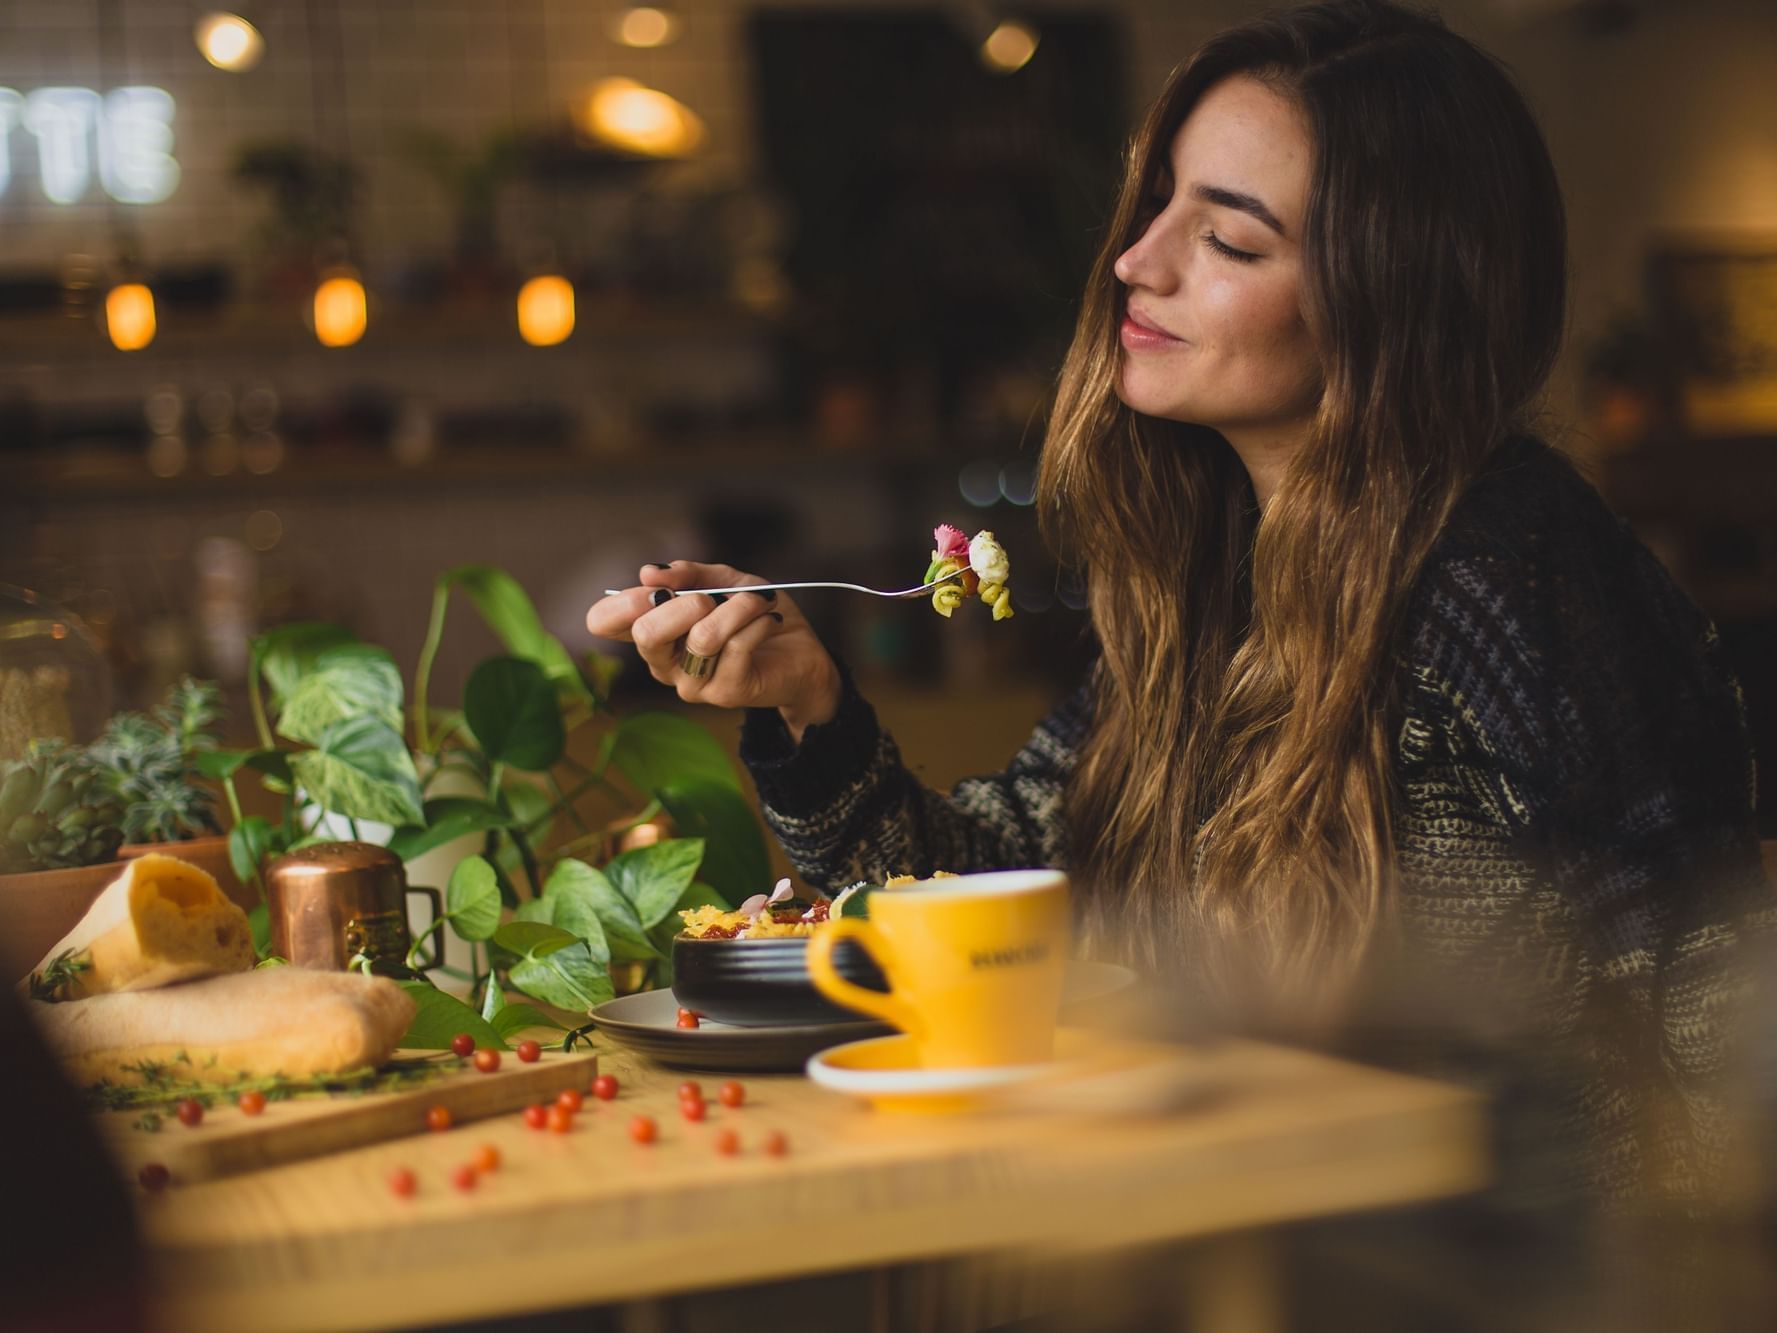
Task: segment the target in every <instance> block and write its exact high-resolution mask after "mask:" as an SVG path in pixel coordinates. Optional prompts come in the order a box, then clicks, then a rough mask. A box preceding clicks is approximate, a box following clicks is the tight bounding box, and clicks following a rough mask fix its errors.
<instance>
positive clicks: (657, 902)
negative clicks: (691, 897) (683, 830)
mask: <svg viewBox="0 0 1777 1333" xmlns="http://www.w3.org/2000/svg"><path fill="white" fill-rule="evenodd" d="M703 848H704V842H703V839H702V838H665V839H662V840H661V841H660V842H657V843H655V844H654V845H653V846H651V847H637V848H636V849H635V850H634V851H629V852H624V853H622V854H621V855H620V856H614V857H612V858H611V860H610V861H609V862H608V863H607V864H606V865H605V878H606V879H608V880H610V881H611V883H612V884H613V885H615V886H616V888H617V891H618V892H619V893H621V894H622V895H623V896H624V897H625V898H627V899H628V900H629V902H630V904H631V905H632V906H633V907H634V908H635V913H636V918H637V920H639V921H640V922H641V924H642V929H643V930H647V929H649V928H650V927H653V926H657V925H659V924H660V923H661V922H662V921H664V920H665V919H666V917H667V915H668V913H670V912H671V911H672V910H673V904H674V903H676V902H678V901H679V895H680V894H682V893H684V892H685V890H686V889H688V888H690V887H691V881H692V880H693V879H695V878H696V877H697V867H698V866H699V865H700V864H702V862H703Z"/></svg>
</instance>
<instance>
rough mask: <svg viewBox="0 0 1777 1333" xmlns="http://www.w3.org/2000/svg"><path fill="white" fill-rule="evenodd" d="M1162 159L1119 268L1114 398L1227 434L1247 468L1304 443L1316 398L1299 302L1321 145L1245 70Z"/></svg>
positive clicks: (1196, 113) (1316, 375) (1193, 116)
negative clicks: (1119, 359) (1312, 179)
mask: <svg viewBox="0 0 1777 1333" xmlns="http://www.w3.org/2000/svg"><path fill="white" fill-rule="evenodd" d="M1167 160H1168V165H1167V166H1166V167H1164V168H1162V169H1161V171H1160V172H1159V174H1158V177H1157V179H1156V180H1155V181H1154V184H1153V188H1152V195H1151V198H1150V200H1149V203H1148V205H1147V207H1146V209H1145V211H1144V213H1143V215H1142V221H1143V222H1144V223H1145V229H1144V230H1143V231H1142V232H1141V233H1140V235H1139V236H1138V237H1137V238H1136V241H1135V243H1134V244H1133V245H1131V246H1130V247H1129V249H1128V250H1126V251H1124V252H1123V254H1122V255H1121V256H1120V257H1119V258H1118V259H1117V262H1116V265H1115V271H1116V274H1117V277H1118V279H1119V280H1120V281H1121V282H1122V283H1123V284H1124V287H1125V288H1126V289H1127V290H1126V292H1125V303H1124V312H1123V320H1122V324H1121V328H1120V338H1121V342H1122V345H1123V366H1122V374H1121V375H1120V377H1119V383H1118V395H1119V396H1120V397H1121V398H1122V399H1123V401H1124V402H1125V403H1127V404H1128V405H1129V406H1130V407H1131V408H1133V409H1134V410H1135V411H1137V412H1142V413H1145V414H1147V415H1149V416H1155V417H1165V418H1168V419H1169V420H1173V421H1187V422H1192V423H1195V424H1197V425H1202V426H1209V427H1211V428H1213V429H1215V430H1218V431H1220V432H1221V433H1222V434H1223V435H1224V436H1225V437H1226V438H1227V439H1228V442H1229V443H1230V444H1232V445H1233V446H1234V447H1235V449H1236V450H1237V451H1239V452H1240V454H1241V456H1242V457H1243V459H1245V460H1246V462H1247V466H1248V468H1249V470H1251V469H1253V468H1254V464H1255V461H1256V458H1255V457H1249V456H1248V455H1249V453H1255V454H1257V455H1262V456H1265V457H1270V458H1273V459H1275V458H1276V456H1277V455H1278V454H1280V453H1282V454H1284V455H1287V453H1288V452H1289V451H1290V450H1292V449H1293V447H1294V445H1295V444H1297V443H1299V442H1300V441H1301V439H1302V437H1303V434H1304V431H1305V429H1306V426H1307V424H1308V420H1309V418H1310V417H1311V416H1312V415H1313V412H1314V409H1315V406H1316V404H1317V402H1318V401H1319V397H1320V383H1321V374H1320V361H1319V358H1318V356H1317V355H1316V353H1315V350H1314V348H1313V346H1312V345H1311V343H1310V339H1309V336H1308V329H1307V327H1306V325H1304V324H1303V322H1302V308H1301V300H1300V294H1299V293H1300V281H1301V239H1302V219H1303V210H1304V208H1305V206H1306V202H1307V197H1308V177H1309V170H1310V167H1311V164H1312V161H1313V144H1312V143H1311V141H1310V136H1309V132H1308V127H1307V126H1306V124H1304V122H1303V120H1302V117H1301V114H1300V113H1299V112H1298V111H1297V110H1296V108H1295V107H1294V105H1292V104H1291V103H1290V102H1288V101H1287V100H1285V99H1284V98H1283V97H1281V96H1279V95H1278V94H1277V93H1275V92H1273V91H1271V89H1269V88H1268V87H1266V86H1265V85H1264V84H1263V83H1260V82H1259V81H1258V80H1256V79H1253V78H1249V77H1246V76H1243V75H1242V76H1235V77H1232V78H1228V79H1224V80H1223V81H1222V82H1221V83H1218V84H1216V85H1215V86H1214V87H1212V88H1211V89H1210V90H1209V91H1208V92H1207V93H1205V94H1204V95H1203V96H1202V97H1201V98H1200V99H1199V100H1198V102H1197V105H1196V106H1195V107H1193V108H1192V110H1191V113H1190V115H1188V116H1187V117H1186V118H1185V122H1184V124H1183V125H1181V126H1180V127H1179V131H1178V133H1177V135H1175V136H1174V138H1173V141H1172V145H1171V148H1170V150H1169V152H1168V155H1167ZM1278 461H1281V460H1278ZM1257 480H1258V477H1257V475H1256V474H1255V481H1257ZM1264 489H1268V488H1264Z"/></svg>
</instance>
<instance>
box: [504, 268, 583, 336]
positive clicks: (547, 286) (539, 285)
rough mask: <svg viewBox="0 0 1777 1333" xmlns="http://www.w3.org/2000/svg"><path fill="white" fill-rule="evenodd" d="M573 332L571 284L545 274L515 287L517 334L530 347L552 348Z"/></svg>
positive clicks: (554, 274)
mask: <svg viewBox="0 0 1777 1333" xmlns="http://www.w3.org/2000/svg"><path fill="white" fill-rule="evenodd" d="M573 331H574V284H573V283H571V282H569V281H568V280H567V279H566V278H564V277H562V276H561V275H560V274H556V273H546V274H544V275H542V276H541V277H536V278H532V279H531V280H530V281H529V282H527V283H525V285H524V286H522V287H520V288H519V289H518V336H519V337H521V338H523V339H524V340H525V341H526V342H528V343H529V344H530V345H531V346H532V347H554V346H555V345H556V344H557V343H559V342H562V341H564V340H565V339H566V338H567V336H568V335H569V334H570V333H572V332H573Z"/></svg>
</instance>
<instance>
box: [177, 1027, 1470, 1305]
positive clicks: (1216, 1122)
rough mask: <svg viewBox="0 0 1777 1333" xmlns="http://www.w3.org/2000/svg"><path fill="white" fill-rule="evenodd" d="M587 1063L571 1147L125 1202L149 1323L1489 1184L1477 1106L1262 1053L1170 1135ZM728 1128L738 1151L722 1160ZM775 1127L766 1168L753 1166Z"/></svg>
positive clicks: (385, 1152) (1313, 1208)
mask: <svg viewBox="0 0 1777 1333" xmlns="http://www.w3.org/2000/svg"><path fill="white" fill-rule="evenodd" d="M602 1054H603V1057H604V1061H605V1068H606V1069H607V1070H608V1071H609V1072H612V1073H615V1074H616V1075H617V1076H618V1077H619V1079H620V1080H621V1082H622V1087H623V1091H622V1094H621V1095H620V1096H619V1097H618V1099H617V1100H615V1101H613V1102H610V1103H600V1102H597V1101H594V1100H592V1099H588V1102H587V1109H586V1110H585V1111H584V1112H582V1114H581V1115H580V1117H579V1119H578V1122H577V1124H576V1127H575V1129H574V1130H573V1131H572V1132H571V1133H569V1134H567V1135H555V1134H549V1133H538V1132H536V1131H532V1130H530V1129H528V1128H526V1127H525V1125H524V1124H523V1123H522V1122H521V1120H520V1118H519V1117H518V1116H516V1115H506V1116H501V1117H499V1118H498V1119H496V1120H492V1121H484V1122H480V1123H475V1124H469V1125H465V1126H462V1127H460V1128H458V1129H456V1130H453V1131H451V1132H449V1133H445V1134H428V1135H422V1136H418V1137H413V1138H407V1139H402V1140H398V1141H395V1142H392V1143H385V1144H379V1145H376V1146H373V1147H368V1148H363V1149H358V1150H355V1151H351V1152H346V1153H340V1154H336V1155H334V1156H331V1157H325V1158H320V1159H316V1160H314V1161H310V1162H304V1163H299V1164H295V1165H291V1166H286V1167H281V1168H276V1169H272V1170H267V1171H259V1172H254V1173H251V1174H248V1175H243V1176H238V1177H234V1178H231V1179H225V1180H218V1181H212V1182H209V1183H205V1184H198V1185H193V1186H190V1187H187V1188H178V1189H173V1190H170V1191H168V1192H166V1193H165V1194H164V1195H159V1196H151V1197H147V1198H145V1199H144V1201H143V1214H144V1227H145V1232H146V1235H147V1239H148V1243H149V1246H150V1249H151V1252H152V1254H153V1256H154V1260H155V1264H156V1273H157V1275H158V1280H159V1282H160V1284H161V1292H162V1295H163V1299H164V1301H165V1314H166V1326H167V1327H169V1328H177V1329H181V1330H194V1331H201V1330H207V1329H218V1330H224V1329H226V1330H231V1331H232V1330H238V1329H242V1328H253V1329H256V1330H276V1329H285V1328H288V1329H307V1330H321V1329H335V1328H355V1327H377V1326H388V1325H392V1324H415V1323H421V1322H428V1321H429V1322H445V1321H450V1320H457V1319H469V1318H472V1317H479V1316H490V1315H497V1314H513V1313H519V1312H524V1311H534V1310H546V1309H552V1308H563V1307H570V1306H577V1305H589V1304H603V1303H607V1302H627V1301H636V1300H645V1299H648V1298H653V1297H659V1296H663V1295H670V1294H673V1293H680V1292H686V1291H691V1290H694V1289H699V1288H710V1287H720V1286H730V1285H734V1284H746V1283H755V1282H762V1281H768V1280H773V1279H784V1278H791V1277H796V1276H802V1275H807V1274H813V1273H818V1272H822V1271H833V1270H841V1269H859V1268H864V1269H869V1268H880V1267H882V1266H885V1265H891V1264H900V1263H905V1262H912V1261H918V1260H922V1259H927V1258H938V1257H943V1258H949V1257H954V1256H957V1255H963V1254H984V1253H988V1252H993V1251H1002V1252H1003V1251H1013V1250H1018V1249H1021V1248H1024V1247H1035V1248H1038V1249H1044V1248H1050V1247H1054V1248H1066V1249H1070V1250H1080V1249H1083V1248H1092V1247H1120V1246H1129V1245H1136V1244H1142V1243H1150V1242H1156V1241H1162V1240H1173V1239H1181V1238H1192V1237H1195V1238H1217V1237H1237V1238H1238V1237H1250V1236H1255V1235H1260V1234H1262V1230H1263V1228H1265V1227H1267V1226H1270V1225H1274V1224H1278V1223H1282V1222H1287V1221H1293V1220H1299V1219H1305V1218H1311V1217H1322V1216H1327V1215H1330V1214H1336V1213H1342V1212H1348V1211H1355V1210H1360V1209H1368V1208H1375V1207H1380V1206H1385V1205H1391V1204H1401V1203H1408V1202H1412V1201H1417V1200H1425V1199H1432V1198H1437V1197H1441V1196H1446V1195H1450V1194H1455V1193H1461V1192H1466V1191H1469V1190H1471V1189H1475V1188H1478V1187H1479V1186H1481V1185H1482V1184H1484V1183H1485V1179H1486V1175H1487V1164H1486V1161H1485V1155H1484V1152H1483V1148H1482V1134H1481V1117H1482V1107H1481V1105H1480V1103H1479V1102H1478V1101H1477V1099H1476V1098H1475V1097H1474V1096H1473V1095H1472V1094H1470V1093H1468V1092H1465V1091H1463V1090H1461V1089H1457V1088H1453V1087H1449V1086H1446V1085H1443V1084H1439V1083H1433V1082H1428V1081H1425V1080H1421V1079H1415V1078H1409V1077H1405V1076H1401V1075H1397V1074H1392V1073H1386V1072H1382V1071H1379V1070H1374V1069H1368V1068H1364V1067H1361V1066H1357V1065H1353V1064H1349V1063H1345V1062H1342V1061H1338V1060H1333V1059H1328V1058H1325V1057H1322V1056H1318V1055H1312V1054H1307V1053H1304V1052H1300V1051H1295V1050H1289V1049H1285V1048H1282V1047H1273V1046H1263V1045H1254V1044H1244V1043H1234V1044H1227V1045H1224V1046H1221V1047H1219V1048H1216V1049H1215V1050H1213V1051H1207V1052H1204V1053H1202V1054H1201V1055H1200V1056H1197V1057H1193V1058H1199V1059H1201V1060H1202V1062H1203V1066H1204V1069H1205V1072H1206V1075H1207V1085H1208V1086H1209V1087H1210V1088H1211V1089H1213V1090H1215V1091H1212V1093H1211V1094H1210V1095H1209V1096H1208V1098H1207V1099H1206V1100H1205V1101H1203V1102H1202V1103H1200V1104H1198V1105H1195V1106H1192V1107H1190V1108H1188V1109H1185V1110H1182V1111H1175V1112H1172V1113H1170V1114H1166V1115H1155V1114H1148V1115H1119V1116H1115V1117H1090V1116H1082V1115H1078V1114H1070V1115H1067V1116H1056V1115H1032V1114H1024V1115H1012V1114H1007V1113H1003V1112H1002V1113H998V1114H994V1115H970V1116H944V1117H940V1116H919V1115H906V1114H899V1115H896V1114H887V1113H882V1112H875V1111H872V1110H870V1109H868V1108H866V1107H863V1106H860V1105H858V1104H856V1103H853V1102H851V1101H849V1100H847V1099H844V1098H842V1097H840V1096H837V1095H835V1094H832V1093H829V1092H826V1091H824V1090H822V1089H820V1088H817V1087H815V1086H814V1085H813V1084H811V1083H809V1082H808V1081H807V1080H805V1079H802V1078H800V1077H792V1076H783V1077H750V1078H746V1079H745V1084H746V1088H747V1093H748V1101H747V1104H746V1105H745V1106H744V1107H742V1108H740V1109H739V1110H734V1111H730V1110H726V1109H724V1108H722V1107H720V1106H718V1105H715V1104H714V1103H713V1102H712V1104H711V1106H710V1114H709V1118H708V1119H707V1120H706V1121H705V1122H704V1123H702V1124H689V1123H687V1122H685V1121H684V1120H682V1119H681V1118H680V1116H679V1114H678V1112H677V1099H676V1091H675V1089H676V1087H677V1085H678V1083H679V1082H680V1080H681V1079H682V1078H684V1077H685V1076H684V1075H682V1074H678V1073H675V1072H673V1071H671V1070H666V1069H662V1068H659V1067H658V1066H655V1065H653V1064H651V1063H650V1062H648V1061H645V1060H643V1059H641V1058H639V1057H636V1056H632V1055H629V1054H627V1053H625V1052H623V1051H622V1050H620V1049H617V1048H613V1047H609V1046H607V1047H605V1048H604V1050H603V1052H602ZM701 1081H702V1082H703V1083H704V1085H705V1090H706V1092H713V1085H714V1084H715V1083H716V1082H718V1081H719V1080H715V1079H711V1078H708V1077H703V1078H702V1079H701ZM640 1112H646V1113H649V1114H652V1115H653V1116H654V1117H655V1118H656V1119H657V1120H658V1122H659V1125H660V1141H659V1142H658V1143H656V1144H654V1145H652V1146H648V1147H643V1146H638V1145H636V1144H634V1143H632V1142H631V1140H630V1138H629V1136H628V1133H627V1127H628V1125H629V1122H630V1120H631V1118H632V1117H633V1116H634V1115H636V1114H637V1113H640ZM724 1126H726V1127H731V1128H736V1129H738V1130H739V1131H740V1134H741V1137H742V1143H743V1150H742V1152H741V1154H740V1155H738V1156H735V1157H724V1156H721V1155H719V1154H718V1153H717V1152H716V1150H715V1146H714V1141H715V1137H716V1133H717V1131H718V1130H719V1129H720V1128H722V1127H724ZM774 1128H775V1129H781V1130H783V1131H785V1133H786V1134H787V1135H788V1137H789V1139H790V1144H791V1147H790V1152H789V1154H788V1155H787V1156H785V1157H782V1158H773V1157H768V1156H767V1155H766V1154H764V1153H763V1152H762V1151H761V1150H760V1143H761V1141H762V1139H763V1137H764V1135H765V1133H766V1131H767V1130H768V1129H774ZM480 1143H493V1144H495V1145H497V1146H498V1147H499V1149H500V1151H501V1153H502V1155H503V1157H504V1165H503V1166H502V1168H501V1170H500V1171H499V1172H498V1173H497V1174H495V1175H493V1176H491V1177H488V1178H487V1179H485V1180H484V1181H483V1182H482V1184H481V1185H480V1187H479V1188H477V1189H476V1190H475V1191H474V1192H473V1193H470V1194H463V1193H459V1192H457V1191H456V1190H454V1189H452V1188H451V1186H450V1185H449V1183H448V1181H447V1180H446V1173H447V1172H448V1170H449V1169H450V1168H451V1167H452V1166H453V1165H455V1164H456V1163H458V1162H461V1161H464V1160H466V1159H467V1157H468V1156H469V1154H470V1152H471V1151H472V1150H473V1148H474V1147H475V1146H476V1145H477V1144H480ZM399 1165H406V1166H409V1167H411V1168H412V1169H413V1170H414V1171H415V1172H416V1173H417V1174H418V1175H419V1177H420V1189H419V1193H418V1195H417V1196H416V1197H414V1198H412V1199H406V1200H403V1199H398V1198H395V1197H394V1196H393V1195H392V1194H391V1193H390V1191H389V1190H388V1188H387V1186H386V1185H385V1183H384V1180H385V1176H386V1174H387V1173H388V1172H389V1171H390V1170H391V1169H392V1168H394V1167H396V1166H399ZM1257 1254H1258V1251H1255V1250H1254V1249H1252V1248H1251V1247H1247V1246H1244V1245H1242V1244H1240V1243H1238V1242H1236V1243H1232V1244H1226V1245H1224V1246H1223V1253H1222V1255H1221V1260H1220V1262H1218V1263H1216V1264H1214V1265H1210V1266H1206V1267H1205V1269H1204V1273H1205V1274H1206V1275H1209V1276H1210V1277H1211V1278H1212V1281H1211V1285H1210V1286H1209V1287H1208V1288H1207V1289H1206V1290H1205V1291H1204V1292H1203V1294H1202V1308H1203V1309H1204V1310H1206V1311H1208V1312H1209V1314H1208V1316H1207V1318H1208V1320H1209V1322H1212V1323H1215V1324H1219V1325H1220V1326H1221V1327H1225V1328H1233V1327H1242V1328H1262V1327H1266V1326H1267V1323H1268V1317H1267V1315H1266V1314H1265V1312H1264V1309H1263V1306H1264V1289H1265V1287H1266V1286H1267V1284H1266V1283H1265V1282H1264V1273H1263V1270H1262V1268H1261V1267H1258V1266H1257V1265H1258V1259H1257V1257H1256V1256H1257ZM1217 1284H1219V1285H1217Z"/></svg>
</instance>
